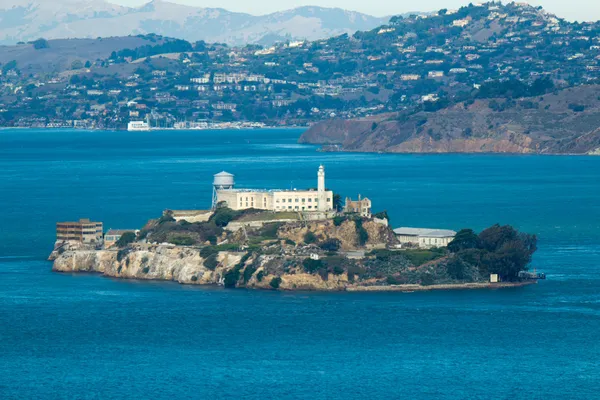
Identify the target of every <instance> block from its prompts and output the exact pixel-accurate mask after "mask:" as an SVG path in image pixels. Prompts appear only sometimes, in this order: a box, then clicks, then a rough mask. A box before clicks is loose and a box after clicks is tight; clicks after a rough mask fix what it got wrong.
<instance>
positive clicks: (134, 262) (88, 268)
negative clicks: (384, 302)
mask: <svg viewBox="0 0 600 400" xmlns="http://www.w3.org/2000/svg"><path fill="white" fill-rule="evenodd" d="M245 254H246V253H239V252H220V253H219V255H218V258H217V260H218V261H219V265H218V266H217V267H216V268H215V269H214V270H211V269H210V268H208V267H207V266H205V265H204V264H205V261H206V260H205V259H203V258H202V257H201V256H200V255H199V252H198V250H197V249H195V248H191V247H183V246H171V245H139V246H136V247H135V248H133V249H130V251H128V252H127V254H125V253H124V252H123V251H118V250H90V249H78V248H76V247H75V248H71V249H68V250H65V251H62V252H58V251H55V252H53V253H52V255H51V256H50V258H49V259H50V260H52V261H54V263H53V267H52V270H53V271H54V272H59V273H97V274H101V275H102V276H105V277H110V278H119V279H135V280H156V281H171V282H177V283H179V284H184V285H204V286H224V281H225V276H226V275H227V273H228V272H230V271H231V270H233V269H234V268H236V266H237V265H239V263H240V262H241V261H242V259H243V258H244V256H245ZM247 261H249V262H251V263H252V265H254V267H253V273H252V276H250V277H248V279H244V283H243V285H240V287H244V288H247V289H258V290H281V291H322V292H339V291H346V292H405V293H410V292H418V291H432V290H474V289H504V288H515V287H523V286H528V285H531V284H535V283H537V281H526V282H504V283H455V284H432V285H418V284H406V285H381V284H378V283H377V282H376V281H375V280H370V281H365V282H360V283H356V282H351V279H350V277H349V276H348V273H343V274H340V275H336V274H331V273H330V274H328V275H327V276H326V279H323V277H322V276H321V275H318V274H309V273H299V272H294V273H288V274H282V275H271V274H269V273H267V272H266V270H267V269H268V268H267V265H268V264H269V263H272V262H273V261H274V258H273V257H269V256H264V255H262V256H257V257H256V258H255V259H248V260H247ZM244 275H245V274H244ZM273 280H276V281H277V282H278V285H277V287H274V285H273Z"/></svg>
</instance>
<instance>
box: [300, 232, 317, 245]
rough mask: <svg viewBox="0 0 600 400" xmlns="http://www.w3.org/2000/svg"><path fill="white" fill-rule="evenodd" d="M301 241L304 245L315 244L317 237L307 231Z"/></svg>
mask: <svg viewBox="0 0 600 400" xmlns="http://www.w3.org/2000/svg"><path fill="white" fill-rule="evenodd" d="M303 240H304V243H306V244H313V243H316V242H317V240H318V238H317V235H315V234H314V233H313V232H311V231H308V232H306V233H305V234H304V238H303Z"/></svg>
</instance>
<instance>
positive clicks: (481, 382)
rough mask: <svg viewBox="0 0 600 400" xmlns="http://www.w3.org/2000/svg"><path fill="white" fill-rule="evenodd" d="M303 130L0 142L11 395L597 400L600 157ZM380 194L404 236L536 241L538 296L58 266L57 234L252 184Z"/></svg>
mask: <svg viewBox="0 0 600 400" xmlns="http://www.w3.org/2000/svg"><path fill="white" fill-rule="evenodd" d="M300 133H301V131H298V130H275V129H273V130H255V131H244V130H241V131H239V130H238V131H214V132H211V131H204V132H202V131H201V132H182V131H171V132H150V133H147V132H139V133H127V132H82V131H46V130H44V131H36V130H6V131H0V209H1V210H2V225H1V228H0V398H2V399H25V398H27V399H29V398H48V399H55V398H73V399H88V398H89V399H97V398H98V399H108V398H110V399H113V398H114V399H133V398H153V399H174V398H211V399H213V398H214V399H220V398H223V399H226V398H248V399H271V398H277V399H280V398H286V399H287V398H290V399H295V398H311V399H352V398H408V399H413V398H414V399H431V398H442V399H466V398H469V399H591V398H599V397H600V395H598V386H599V384H600V367H599V365H600V277H599V273H600V267H599V264H600V261H599V260H600V202H599V195H600V187H599V182H600V157H597V158H593V157H567V156H561V157H559V156H557V157H554V156H500V155H377V154H348V153H331V154H325V153H318V152H316V151H315V150H316V149H315V147H313V146H305V145H298V144H296V140H297V138H298V136H299V135H300ZM320 163H323V164H324V165H325V167H326V171H327V186H328V187H329V188H331V189H333V190H335V191H336V192H339V193H341V194H342V195H343V196H352V197H356V196H357V195H358V194H361V195H362V196H368V197H369V198H371V199H372V200H373V202H374V208H376V209H378V210H383V209H387V210H388V211H389V213H390V216H391V219H392V223H393V225H395V226H425V227H442V228H452V229H460V228H463V227H473V228H475V229H482V228H484V227H486V226H489V225H491V224H494V223H497V222H498V223H503V224H512V225H514V226H516V227H518V228H519V229H522V230H525V231H527V232H531V233H536V234H538V235H539V247H540V249H539V252H538V253H537V254H536V256H535V260H534V264H535V266H536V267H537V268H538V269H539V270H541V271H544V272H546V273H547V275H548V280H547V281H545V282H540V283H539V284H538V285H534V286H531V287H526V288H518V289H508V290H498V291H492V290H490V291H464V292H462V291H461V292H450V291H449V292H432V293H276V292H260V291H246V290H224V289H220V288H199V287H189V286H181V285H177V284H174V283H167V282H137V281H124V280H115V279H108V278H103V277H101V276H98V275H70V274H55V273H52V272H51V270H50V269H51V264H50V263H48V262H46V261H45V257H47V255H48V253H49V252H50V250H51V249H52V244H53V240H54V224H55V222H56V221H59V220H70V219H76V218H80V217H89V218H92V219H97V220H101V221H104V223H105V228H111V227H112V228H132V227H140V226H142V225H143V224H144V223H145V221H146V220H147V219H148V218H151V217H156V216H159V215H160V214H161V212H162V210H163V209H166V208H171V209H177V208H186V209H187V208H196V207H197V208H205V207H208V206H209V204H210V198H211V179H212V175H213V174H214V173H217V172H220V171H221V170H227V171H229V172H231V173H234V174H235V175H236V181H237V183H238V185H239V186H247V187H263V188H289V187H292V188H294V187H297V188H304V187H313V186H315V185H316V172H317V168H318V166H319V164H320Z"/></svg>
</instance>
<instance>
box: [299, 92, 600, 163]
mask: <svg viewBox="0 0 600 400" xmlns="http://www.w3.org/2000/svg"><path fill="white" fill-rule="evenodd" d="M300 142H301V143H314V144H338V145H340V149H341V150H344V151H361V152H390V153H523V154H589V153H594V152H597V151H598V150H599V149H600V86H592V85H590V86H582V87H576V88H571V89H565V90H562V91H557V92H555V93H551V94H546V95H544V96H540V97H536V98H522V99H485V100H484V99H480V100H476V101H474V102H468V103H460V104H455V105H453V106H450V107H447V108H443V109H440V110H437V111H433V112H425V111H418V112H413V113H394V114H384V115H378V116H374V117H369V118H365V119H358V120H349V121H343V120H340V119H334V120H328V121H324V122H321V123H318V124H315V125H313V126H312V127H311V128H310V129H309V130H308V131H307V132H305V133H304V134H303V135H302V137H301V138H300Z"/></svg>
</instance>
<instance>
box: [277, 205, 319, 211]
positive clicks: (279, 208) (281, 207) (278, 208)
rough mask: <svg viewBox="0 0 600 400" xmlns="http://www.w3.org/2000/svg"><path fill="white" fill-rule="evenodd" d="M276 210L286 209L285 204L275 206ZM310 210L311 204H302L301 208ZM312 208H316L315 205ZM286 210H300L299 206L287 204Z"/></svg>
mask: <svg viewBox="0 0 600 400" xmlns="http://www.w3.org/2000/svg"><path fill="white" fill-rule="evenodd" d="M275 209H276V210H286V206H275ZM306 209H309V210H312V209H313V206H302V210H306ZM314 209H315V210H316V209H317V206H315V207H314ZM287 210H300V206H287Z"/></svg>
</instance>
